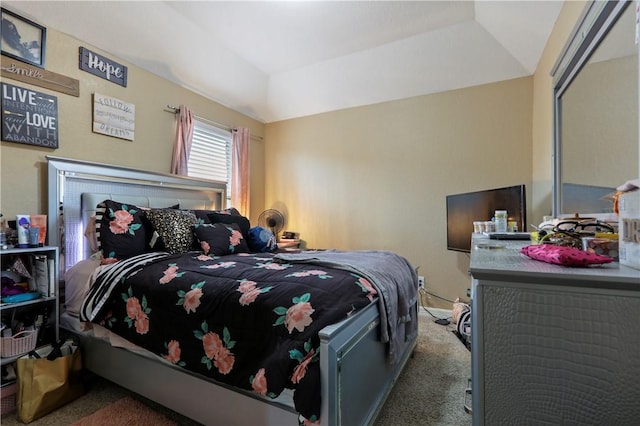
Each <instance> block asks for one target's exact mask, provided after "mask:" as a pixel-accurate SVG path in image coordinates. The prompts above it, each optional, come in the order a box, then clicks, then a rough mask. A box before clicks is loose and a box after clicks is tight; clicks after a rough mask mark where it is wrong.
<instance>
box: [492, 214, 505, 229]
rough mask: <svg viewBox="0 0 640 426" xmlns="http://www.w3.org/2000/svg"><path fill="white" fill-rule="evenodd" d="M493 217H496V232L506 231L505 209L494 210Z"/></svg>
mask: <svg viewBox="0 0 640 426" xmlns="http://www.w3.org/2000/svg"><path fill="white" fill-rule="evenodd" d="M494 217H495V219H496V232H507V211H506V210H496V212H495V216H494Z"/></svg>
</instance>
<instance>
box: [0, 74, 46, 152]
mask: <svg viewBox="0 0 640 426" xmlns="http://www.w3.org/2000/svg"><path fill="white" fill-rule="evenodd" d="M2 140H3V141H8V142H18V143H24V144H27V145H35V146H41V147H45V148H54V149H56V148H58V98H56V97H55V96H51V95H47V94H45V93H41V92H36V91H35V90H29V89H25V88H24V87H18V86H14V85H12V84H7V83H2Z"/></svg>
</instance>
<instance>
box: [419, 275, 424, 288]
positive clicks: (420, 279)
mask: <svg viewBox="0 0 640 426" xmlns="http://www.w3.org/2000/svg"><path fill="white" fill-rule="evenodd" d="M418 288H424V277H423V276H422V275H419V276H418Z"/></svg>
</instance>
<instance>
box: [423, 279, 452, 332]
mask: <svg viewBox="0 0 640 426" xmlns="http://www.w3.org/2000/svg"><path fill="white" fill-rule="evenodd" d="M420 294H429V295H431V296H434V297H437V298H439V299H442V300H447V299H445V298H443V297H440V296H437V295H435V294H433V293H429V292H428V291H427V290H425V289H424V288H420ZM449 302H450V301H449ZM451 303H453V302H451ZM420 306H422V309H424V310H425V312H427V313H428V314H429V315H431V316H432V317H433V318H435V320H434V321H433V322H435V323H436V324H439V325H449V324H451V321H450V320H449V318H450V317H449V318H440V317H437V316H435V315H434V314H433V313H432V312H431V311H430V310H429V309H427V307H426V306H425V305H424V302H423V301H422V297H421V298H420Z"/></svg>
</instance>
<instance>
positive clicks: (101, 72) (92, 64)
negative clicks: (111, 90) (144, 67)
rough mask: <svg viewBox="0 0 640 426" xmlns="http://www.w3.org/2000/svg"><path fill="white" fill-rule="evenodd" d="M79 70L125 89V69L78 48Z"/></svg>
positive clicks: (109, 60) (87, 50)
mask: <svg viewBox="0 0 640 426" xmlns="http://www.w3.org/2000/svg"><path fill="white" fill-rule="evenodd" d="M80 69H81V70H83V71H86V72H88V73H91V74H93V75H97V76H98V77H101V78H104V79H105V80H109V81H110V82H112V83H116V84H119V85H120V86H122V87H127V67H125V66H124V65H121V64H119V63H117V62H115V61H112V60H111V59H107V58H105V57H104V56H102V55H98V54H97V53H95V52H92V51H91V50H89V49H86V48H84V47H80Z"/></svg>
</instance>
